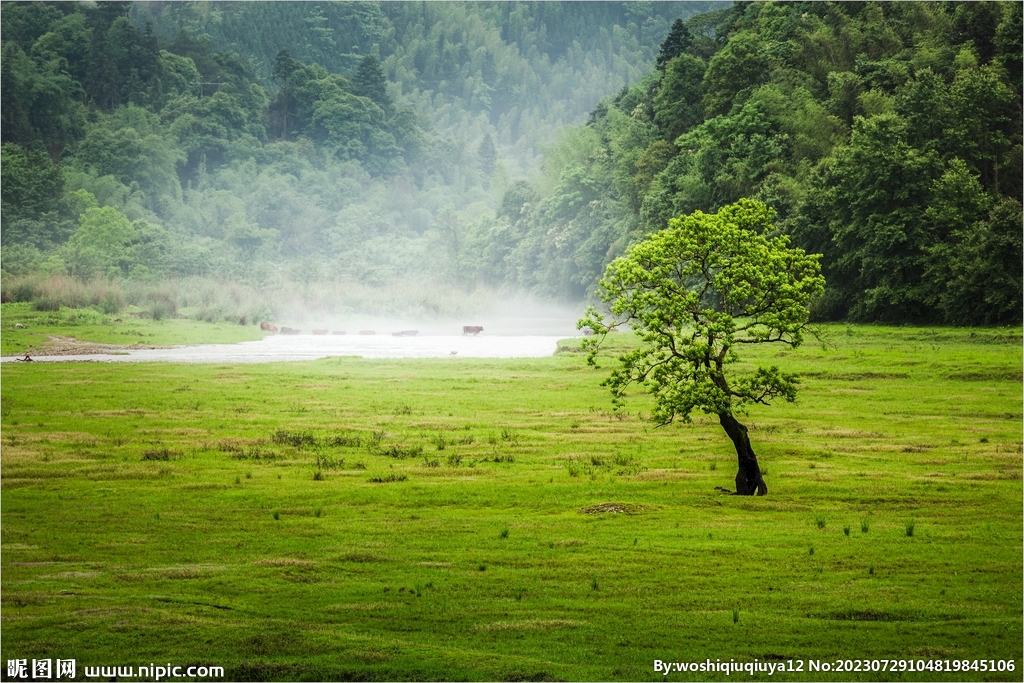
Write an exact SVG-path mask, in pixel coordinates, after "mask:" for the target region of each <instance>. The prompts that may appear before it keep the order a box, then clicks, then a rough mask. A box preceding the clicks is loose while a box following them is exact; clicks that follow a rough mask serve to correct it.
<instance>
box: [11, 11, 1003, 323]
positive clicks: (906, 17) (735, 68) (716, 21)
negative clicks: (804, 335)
mask: <svg viewBox="0 0 1024 683" xmlns="http://www.w3.org/2000/svg"><path fill="white" fill-rule="evenodd" d="M716 8H718V9H716ZM708 9H712V10H714V11H711V12H705V10H708ZM0 12H2V22H0V28H2V81H0V83H2V88H3V93H2V95H3V97H2V114H3V120H2V140H3V152H2V167H0V168H2V184H0V189H2V206H0V212H2V261H0V265H2V270H3V278H4V279H3V297H4V298H5V300H11V299H17V300H34V301H37V303H38V304H39V305H41V306H50V305H55V304H54V297H53V296H49V298H47V297H45V296H42V292H43V290H44V289H46V287H47V285H46V283H47V282H50V283H52V282H54V281H60V282H63V283H65V284H67V283H74V282H77V283H100V282H102V283H106V284H105V285H104V286H103V287H94V290H95V291H97V292H105V294H104V296H105V297H106V299H104V300H105V301H107V302H108V303H107V304H105V305H107V307H113V308H117V307H118V306H120V305H123V303H124V302H123V301H121V298H123V297H128V299H130V301H129V303H139V304H140V305H141V304H143V303H145V301H144V299H146V297H148V298H149V299H150V300H151V301H155V300H159V301H167V300H170V299H174V298H175V297H177V304H178V305H181V306H189V307H192V306H193V304H195V302H193V301H185V300H184V299H183V298H182V297H183V295H182V294H181V292H182V291H184V290H183V288H182V284H181V283H183V282H193V281H196V280H197V279H202V280H203V281H204V282H205V283H206V285H205V288H204V290H203V291H204V292H206V293H205V294H203V295H202V296H201V297H200V298H203V299H204V301H203V302H201V305H200V304H196V305H197V306H199V308H200V309H201V310H202V311H203V313H202V315H203V316H204V317H211V318H216V317H217V316H221V315H228V316H229V317H230V316H236V317H237V318H238V319H240V320H242V319H244V320H247V321H250V322H251V321H252V320H254V319H255V318H257V317H271V318H273V317H274V316H275V315H280V314H282V313H283V312H284V309H285V308H286V307H288V306H294V305H297V303H301V304H303V305H306V306H312V307H320V308H327V309H331V308H335V309H337V308H346V307H347V308H348V309H352V308H358V307H360V306H361V305H363V304H365V303H366V300H367V298H368V297H371V296H372V295H371V293H372V292H374V291H384V290H387V289H388V288H391V289H394V288H395V287H396V286H397V283H401V285H402V287H404V289H402V292H404V294H401V295H399V294H393V295H390V294H389V295H388V296H389V297H390V300H389V301H388V302H386V303H385V304H381V305H385V307H390V308H391V309H394V310H398V309H402V308H410V307H411V308H418V309H420V310H424V311H431V310H433V311H437V310H440V308H439V307H443V305H444V304H446V303H451V302H452V301H455V300H458V299H460V298H465V297H466V295H467V294H469V293H471V292H473V291H480V290H493V291H527V292H532V293H535V294H539V295H543V296H548V297H555V298H560V299H566V300H573V301H578V300H580V299H583V298H585V297H586V296H587V295H588V294H589V293H591V292H592V291H593V288H594V285H595V283H596V281H597V279H598V278H599V277H600V274H601V273H602V272H603V270H604V267H605V265H606V264H607V263H608V262H609V261H610V260H611V259H612V258H614V257H615V256H617V255H619V254H621V253H622V252H623V250H624V249H625V248H626V247H627V246H628V245H629V244H630V243H631V242H632V241H634V240H636V239H638V238H640V237H641V236H643V235H644V234H646V233H649V232H652V231H655V230H658V229H660V228H662V227H664V226H665V225H666V222H667V220H668V218H669V217H671V216H675V215H678V214H680V213H688V212H692V211H694V210H698V209H700V210H703V211H714V210H716V209H717V208H718V207H720V206H723V205H725V204H729V203H732V202H734V201H736V200H737V199H739V198H741V197H751V198H756V199H760V200H762V201H764V202H766V203H768V204H770V205H771V206H773V207H774V208H775V210H776V211H777V213H778V219H777V221H776V229H777V230H778V231H780V232H784V233H788V234H789V235H791V237H792V240H793V241H794V242H795V243H796V244H797V245H799V246H802V247H804V248H806V249H808V250H810V251H813V252H816V253H821V254H823V261H822V263H823V268H824V272H825V276H826V279H827V281H828V289H827V291H826V294H825V296H824V297H823V299H822V300H820V301H819V302H817V304H816V315H817V316H818V317H820V318H829V319H840V318H845V317H849V318H853V319H859V320H878V321H917V322H948V323H955V324H993V323H1000V324H1001V323H1019V321H1020V318H1021V251H1022V247H1021V206H1020V201H1021V178H1022V164H1021V127H1022V117H1021V61H1022V57H1021V5H1020V4H1019V3H1011V2H1005V3H995V2H978V3H909V2H907V3H862V2H843V3H824V2H809V3H736V4H733V5H724V4H723V3H651V2H598V3H438V2H385V3H364V2H352V3H348V2H292V3H287V2H223V3H209V2H149V3H115V2H98V3H92V4H89V3H62V2H52V3H47V2H31V3H29V2H4V3H3V4H2V6H0ZM697 12H704V13H703V14H697ZM602 97H604V99H602ZM569 124H572V125H569ZM118 283H119V284H118ZM223 283H231V287H224V286H221V285H222V284H223ZM112 284H118V288H115V289H116V290H117V292H124V294H117V295H116V296H114V298H113V299H112V300H111V299H110V296H109V295H110V287H109V286H107V285H112ZM67 286H68V287H70V288H71V289H74V287H71V285H69V284H68V285H67ZM76 286H77V285H76ZM239 288H241V289H242V290H245V291H246V292H247V294H246V295H245V296H244V297H243V296H241V295H239V296H235V297H234V299H235V301H234V303H232V302H230V301H225V300H224V299H223V294H222V293H223V292H225V291H229V290H230V291H239ZM51 289H52V288H51ZM80 289H81V287H79V290H80ZM186 289H187V288H186ZM47 291H49V290H47ZM454 291H459V292H462V293H463V294H462V295H461V296H460V297H453V296H451V292H454ZM282 292H289V297H282V294H281V293H282ZM51 294H52V293H51ZM407 295H408V296H409V297H411V298H410V299H409V300H404V301H403V300H400V299H401V298H402V297H403V296H407ZM218 296H221V297H222V298H221V299H217V297H218ZM119 297H121V298H119ZM58 298H59V297H58ZM94 298H95V297H94ZM241 299H245V301H246V302H247V303H245V305H244V306H243V305H242V304H241V303H239V302H238V301H239V300H241ZM94 303H95V302H94ZM379 303H380V301H376V303H375V304H374V305H377V304H379ZM161 305H163V304H161ZM243 308H245V309H246V310H241V309H243ZM172 309H173V307H172Z"/></svg>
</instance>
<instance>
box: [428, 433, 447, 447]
mask: <svg viewBox="0 0 1024 683" xmlns="http://www.w3.org/2000/svg"><path fill="white" fill-rule="evenodd" d="M430 441H431V443H433V444H434V445H435V446H436V447H437V450H439V451H443V450H444V449H445V448H447V447H448V444H449V443H451V442H450V441H448V439H447V437H445V435H444V434H443V433H442V432H438V433H437V434H436V435H434V436H433V437H432V438H431V439H430Z"/></svg>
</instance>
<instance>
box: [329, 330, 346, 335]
mask: <svg viewBox="0 0 1024 683" xmlns="http://www.w3.org/2000/svg"><path fill="white" fill-rule="evenodd" d="M331 334H345V330H341V331H340V332H338V331H337V330H335V331H334V332H331Z"/></svg>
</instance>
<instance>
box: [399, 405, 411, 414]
mask: <svg viewBox="0 0 1024 683" xmlns="http://www.w3.org/2000/svg"><path fill="white" fill-rule="evenodd" d="M395 415H412V407H411V406H409V405H408V404H403V405H400V406H398V407H397V408H395Z"/></svg>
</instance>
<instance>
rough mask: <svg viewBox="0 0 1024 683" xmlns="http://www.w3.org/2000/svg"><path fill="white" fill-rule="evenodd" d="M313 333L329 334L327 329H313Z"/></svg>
mask: <svg viewBox="0 0 1024 683" xmlns="http://www.w3.org/2000/svg"><path fill="white" fill-rule="evenodd" d="M313 334H327V330H313Z"/></svg>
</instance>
